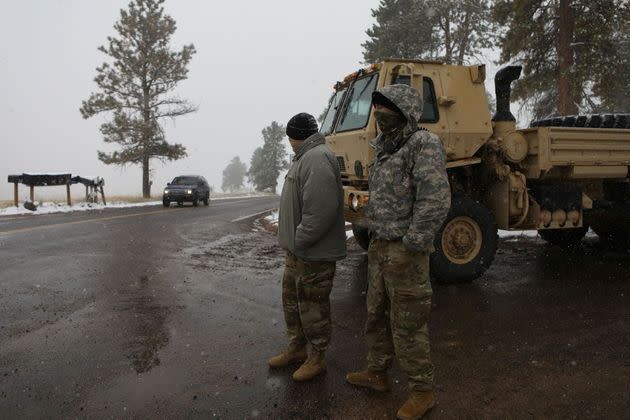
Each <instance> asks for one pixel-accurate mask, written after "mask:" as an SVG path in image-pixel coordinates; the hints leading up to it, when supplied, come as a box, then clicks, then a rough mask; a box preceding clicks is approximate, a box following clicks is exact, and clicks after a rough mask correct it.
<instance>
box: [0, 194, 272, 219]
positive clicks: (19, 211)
mask: <svg viewBox="0 0 630 420" xmlns="http://www.w3.org/2000/svg"><path fill="white" fill-rule="evenodd" d="M264 196H265V195H239V196H226V197H210V203H212V201H221V200H231V199H239V198H254V197H264ZM161 205H162V201H143V202H141V203H129V202H124V201H114V202H109V203H107V205H104V204H94V203H77V204H73V205H71V206H68V205H67V204H58V203H53V202H49V201H46V202H43V203H41V205H38V206H37V210H35V211H30V210H27V209H25V208H24V207H23V204H21V205H20V207H15V206H11V207H7V208H4V209H0V217H2V216H17V215H23V214H35V215H39V214H51V213H70V212H75V211H89V210H104V209H123V208H132V207H146V206H161ZM211 205H212V204H211Z"/></svg>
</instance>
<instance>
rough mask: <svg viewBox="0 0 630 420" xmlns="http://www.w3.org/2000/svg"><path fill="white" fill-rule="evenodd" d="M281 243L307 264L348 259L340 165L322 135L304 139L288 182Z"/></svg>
mask: <svg viewBox="0 0 630 420" xmlns="http://www.w3.org/2000/svg"><path fill="white" fill-rule="evenodd" d="M278 241H279V243H280V246H281V247H282V248H284V249H286V250H287V251H289V252H291V253H292V254H294V255H295V256H297V257H298V258H301V259H303V260H305V261H337V260H340V259H343V258H345V256H346V231H345V221H344V217H343V189H342V186H341V174H340V173H339V164H338V163H337V160H336V158H335V154H334V153H333V152H332V150H330V148H329V147H328V146H326V144H325V138H324V136H323V135H322V134H320V133H315V134H313V135H312V136H310V137H309V138H307V139H306V140H304V142H303V143H302V145H301V146H300V149H299V150H298V151H297V153H296V154H295V157H294V158H293V162H292V163H291V166H290V167H289V172H288V173H287V176H286V177H285V179H284V186H283V187H282V195H281V196H280V211H279V217H278Z"/></svg>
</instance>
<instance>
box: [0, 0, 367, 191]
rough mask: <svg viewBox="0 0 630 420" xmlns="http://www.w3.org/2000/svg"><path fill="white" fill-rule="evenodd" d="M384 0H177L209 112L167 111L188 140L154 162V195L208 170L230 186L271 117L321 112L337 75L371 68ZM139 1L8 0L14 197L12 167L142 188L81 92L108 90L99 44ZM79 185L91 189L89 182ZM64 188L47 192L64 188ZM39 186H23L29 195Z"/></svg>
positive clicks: (174, 131) (3, 163) (0, 162)
mask: <svg viewBox="0 0 630 420" xmlns="http://www.w3.org/2000/svg"><path fill="white" fill-rule="evenodd" d="M378 3H379V0H344V1H338V0H319V1H304V0H266V1H255V0H247V1H218V0H215V1H202V0H177V1H175V0H170V1H167V2H166V5H165V9H166V13H167V14H169V15H171V16H172V17H173V18H174V19H175V20H176V21H177V26H178V30H177V31H176V33H175V35H174V39H173V45H174V46H175V47H181V46H182V45H184V44H189V43H193V44H194V45H195V47H196V49H197V54H195V55H194V56H193V59H192V62H191V65H190V73H189V78H188V80H186V81H184V82H182V83H181V84H180V85H179V87H178V88H177V90H176V93H177V94H179V95H181V96H182V97H184V98H187V99H189V100H191V101H192V102H193V103H195V104H197V105H198V106H199V111H198V112H197V113H194V114H190V115H187V116H184V117H180V118H178V119H177V120H176V121H175V122H171V121H166V124H165V128H166V130H167V138H168V141H170V142H179V143H182V144H184V145H185V146H186V147H187V149H188V154H189V156H188V157H187V158H184V159H182V160H179V161H176V162H170V163H166V164H161V163H160V162H158V161H155V160H154V161H152V168H153V169H154V173H153V176H152V179H153V188H152V194H154V195H155V194H159V193H160V192H161V189H162V187H163V186H164V185H165V184H166V182H167V181H169V180H170V179H172V178H173V177H174V176H176V175H178V174H200V175H204V176H205V177H206V178H207V179H208V182H209V183H210V184H212V185H214V187H215V190H220V186H221V173H222V171H223V169H224V168H225V166H226V165H227V163H228V162H229V161H230V160H231V159H232V157H234V156H236V155H238V156H240V158H241V160H242V161H243V162H245V163H247V164H248V166H249V161H250V158H251V154H252V152H253V151H254V149H255V148H256V147H258V146H260V145H261V144H262V135H261V130H262V129H263V128H264V127H265V126H267V125H268V124H269V123H270V122H271V121H273V120H276V121H278V122H280V123H283V124H285V123H286V121H287V120H288V119H289V118H290V117H291V116H292V115H293V114H295V113H298V112H309V113H312V114H313V115H316V116H317V115H319V114H320V113H321V111H322V110H323V109H324V107H325V105H326V102H327V100H328V98H329V96H330V94H331V92H332V86H333V84H334V82H335V81H337V80H340V79H342V78H343V77H344V76H345V75H346V74H348V73H351V72H352V71H354V70H356V69H358V68H360V67H363V65H361V61H362V56H361V51H362V48H361V43H362V42H364V41H365V39H366V38H367V36H366V35H365V30H366V29H367V28H369V27H370V26H371V25H372V23H373V18H372V17H371V12H370V9H371V8H376V7H377V5H378ZM127 4H128V0H107V1H102V0H56V1H55V0H39V1H18V0H13V1H10V0H1V1H0V144H1V145H2V149H1V150H0V200H9V199H12V197H13V193H12V184H9V183H8V182H7V175H8V174H13V173H17V174H20V173H22V172H29V171H31V172H69V173H72V174H73V175H83V176H96V175H98V176H102V177H104V178H105V183H106V184H105V192H106V194H108V195H141V191H142V188H141V168H140V166H137V165H133V166H127V167H126V168H121V167H120V166H114V165H110V166H108V165H104V164H102V163H101V162H100V161H98V159H97V155H96V151H97V150H103V151H108V152H109V151H112V150H115V147H114V146H110V145H106V144H105V143H104V142H103V141H102V138H101V134H100V132H99V126H100V124H101V123H102V122H103V121H105V118H106V116H105V115H102V116H97V117H94V118H91V119H89V120H84V119H82V117H81V115H80V113H79V107H80V106H81V101H82V100H85V99H87V98H88V96H89V94H90V93H91V92H93V91H95V90H96V85H95V83H94V82H93V78H94V76H95V75H96V72H95V68H96V67H97V66H98V65H100V64H101V63H102V62H103V61H105V60H106V59H107V57H106V56H105V55H104V54H102V53H100V52H99V51H97V47H98V46H99V45H104V44H106V38H107V36H114V35H116V34H115V31H114V29H113V24H114V22H115V21H116V20H118V17H119V10H120V9H121V8H125V7H126V5H127ZM73 192H74V193H75V194H76V193H80V192H81V188H80V187H79V186H75V187H73ZM63 195H64V190H63V189H62V188H59V187H54V188H38V189H36V200H37V199H38V197H43V196H47V197H50V196H53V197H63ZM26 196H27V191H26V188H25V187H21V189H20V199H21V200H23V199H24V198H26Z"/></svg>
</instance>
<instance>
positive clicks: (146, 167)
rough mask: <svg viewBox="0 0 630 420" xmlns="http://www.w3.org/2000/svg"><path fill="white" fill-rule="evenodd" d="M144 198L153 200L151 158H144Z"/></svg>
mask: <svg viewBox="0 0 630 420" xmlns="http://www.w3.org/2000/svg"><path fill="white" fill-rule="evenodd" d="M142 197H143V198H151V180H150V179H149V156H144V157H143V158H142Z"/></svg>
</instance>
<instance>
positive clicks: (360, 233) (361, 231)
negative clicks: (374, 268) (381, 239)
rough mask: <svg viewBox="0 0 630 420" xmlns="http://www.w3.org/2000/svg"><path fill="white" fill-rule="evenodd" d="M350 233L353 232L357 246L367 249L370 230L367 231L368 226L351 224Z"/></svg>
mask: <svg viewBox="0 0 630 420" xmlns="http://www.w3.org/2000/svg"><path fill="white" fill-rule="evenodd" d="M352 233H353V234H354V239H355V240H356V241H357V243H358V244H359V246H361V248H363V249H365V250H366V251H367V249H368V248H369V247H370V232H369V231H368V228H366V227H363V226H357V225H355V224H353V225H352Z"/></svg>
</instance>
